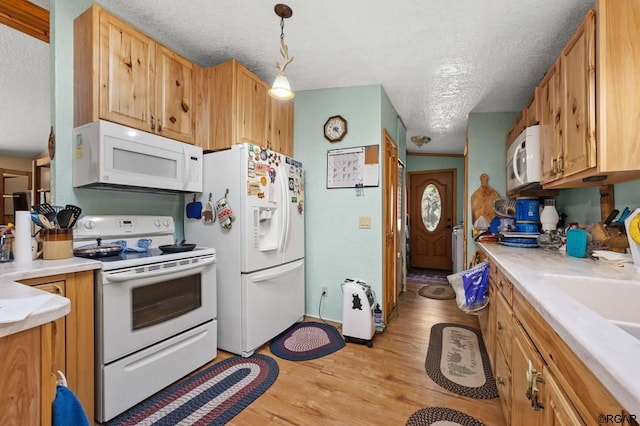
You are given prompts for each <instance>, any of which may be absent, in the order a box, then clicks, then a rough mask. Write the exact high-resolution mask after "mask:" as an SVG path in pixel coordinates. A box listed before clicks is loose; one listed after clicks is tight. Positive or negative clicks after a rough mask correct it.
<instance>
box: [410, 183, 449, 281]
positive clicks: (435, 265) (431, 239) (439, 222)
mask: <svg viewBox="0 0 640 426" xmlns="http://www.w3.org/2000/svg"><path fill="white" fill-rule="evenodd" d="M455 185H456V180H455V170H434V171H426V172H412V173H409V218H410V221H409V266H411V267H412V268H429V269H441V270H448V271H450V270H452V268H453V262H452V253H451V239H452V235H451V232H452V231H453V223H454V222H455V212H456V208H455V192H456V190H455Z"/></svg>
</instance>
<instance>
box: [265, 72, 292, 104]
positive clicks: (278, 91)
mask: <svg viewBox="0 0 640 426" xmlns="http://www.w3.org/2000/svg"><path fill="white" fill-rule="evenodd" d="M269 96H271V97H272V98H275V99H282V100H283V101H286V100H289V99H293V97H294V93H293V92H292V91H291V85H290V84H289V79H288V78H287V76H286V75H284V74H278V75H277V76H276V79H275V80H274V82H273V86H271V89H269Z"/></svg>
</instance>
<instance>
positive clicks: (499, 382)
mask: <svg viewBox="0 0 640 426" xmlns="http://www.w3.org/2000/svg"><path fill="white" fill-rule="evenodd" d="M496 383H497V384H499V385H504V379H503V378H502V377H500V376H496Z"/></svg>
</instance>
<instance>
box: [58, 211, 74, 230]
mask: <svg viewBox="0 0 640 426" xmlns="http://www.w3.org/2000/svg"><path fill="white" fill-rule="evenodd" d="M73 217H74V215H73V212H72V211H71V210H67V209H62V210H60V211H59V212H58V214H57V215H56V220H57V221H58V226H59V227H60V228H69V224H70V223H71V221H72V220H73Z"/></svg>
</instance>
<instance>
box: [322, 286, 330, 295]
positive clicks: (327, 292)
mask: <svg viewBox="0 0 640 426" xmlns="http://www.w3.org/2000/svg"><path fill="white" fill-rule="evenodd" d="M322 296H324V297H327V296H329V287H322Z"/></svg>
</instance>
